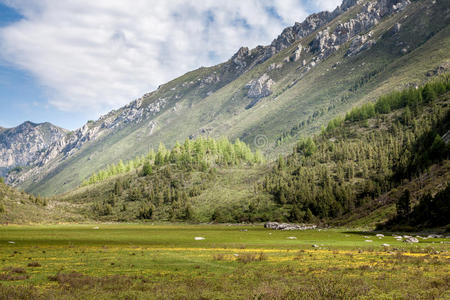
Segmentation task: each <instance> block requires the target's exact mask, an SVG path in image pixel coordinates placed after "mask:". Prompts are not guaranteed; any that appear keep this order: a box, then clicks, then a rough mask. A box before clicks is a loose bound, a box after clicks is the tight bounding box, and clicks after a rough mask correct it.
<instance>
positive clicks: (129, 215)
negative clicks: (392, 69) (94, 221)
mask: <svg viewBox="0 0 450 300" xmlns="http://www.w3.org/2000/svg"><path fill="white" fill-rule="evenodd" d="M449 80H450V77H449V76H448V75H443V76H441V77H439V78H436V79H434V80H432V81H430V82H428V83H426V84H425V85H423V86H421V87H412V88H407V89H405V90H403V91H399V92H393V93H391V94H388V95H384V96H382V97H380V98H379V99H378V100H377V101H376V102H374V103H367V104H364V105H362V106H359V107H355V108H353V109H352V110H351V111H350V112H348V113H347V114H346V115H345V116H344V117H338V118H336V119H333V120H331V121H330V122H329V124H328V126H327V127H326V128H324V129H323V130H322V132H321V134H319V135H317V136H313V137H308V138H301V139H300V140H299V141H298V142H297V144H296V146H295V147H294V149H293V151H292V153H291V154H289V155H287V156H282V155H281V156H280V157H279V158H278V160H276V161H275V162H273V163H266V162H265V159H264V157H263V155H262V154H261V153H260V152H259V151H256V152H252V151H251V149H250V147H249V146H248V145H246V144H245V143H243V142H241V141H239V140H236V141H235V142H234V143H232V142H230V141H229V140H228V139H226V138H221V139H219V140H215V139H212V138H203V137H199V138H197V139H195V140H189V139H188V140H186V141H185V142H184V143H183V144H179V143H176V144H175V146H174V147H173V148H172V149H170V150H169V149H166V147H165V146H164V145H163V144H160V146H159V148H158V149H157V151H156V152H155V151H153V150H151V151H150V152H149V153H148V155H146V156H142V157H137V158H135V159H134V160H130V161H128V162H126V163H124V162H122V161H119V162H118V163H117V164H115V165H110V166H108V167H106V168H105V169H104V170H101V171H99V172H97V173H96V174H93V175H92V176H90V177H89V178H88V179H87V180H85V182H84V183H83V185H82V189H81V190H80V191H79V192H77V193H71V194H69V195H68V196H67V199H69V200H70V201H80V202H86V200H89V202H90V203H93V204H92V205H91V206H90V207H89V208H87V213H89V214H91V215H92V216H93V217H95V218H100V219H106V220H130V219H141V220H180V221H182V220H188V221H193V222H196V221H214V222H262V221H270V220H272V221H273V220H275V221H289V222H324V223H329V222H332V223H335V224H339V222H341V221H340V220H345V219H346V218H347V217H348V216H352V214H355V213H358V214H361V212H364V213H368V212H370V211H372V210H374V209H376V208H377V207H379V206H380V205H381V204H382V205H386V204H389V203H394V202H396V201H398V199H397V198H399V197H395V196H394V197H391V198H389V199H388V200H383V201H384V202H382V203H381V202H380V201H381V200H378V199H379V198H380V197H381V196H382V195H384V194H387V193H389V192H390V191H393V190H397V189H400V190H402V189H403V188H402V186H403V185H404V184H405V183H407V182H410V181H411V180H414V178H416V177H418V176H420V175H421V174H424V173H426V172H427V170H428V169H429V168H430V167H431V166H434V165H443V164H444V162H445V161H446V160H448V159H449V153H450V151H449V146H448V144H447V143H446V142H445V141H444V140H443V136H444V135H445V134H446V132H448V130H450V122H449V121H450V110H449V95H448V91H449V89H450V81H449ZM242 168H245V169H246V170H255V172H256V173H257V175H256V176H255V177H254V178H252V179H249V180H247V181H246V183H245V185H246V186H247V189H249V190H250V191H249V194H248V195H249V196H247V197H246V198H247V199H246V200H248V201H246V202H245V203H241V204H239V205H227V204H226V203H222V202H221V201H222V200H221V199H219V198H217V200H216V201H215V202H213V208H211V209H210V210H209V211H208V212H205V211H202V209H201V208H198V207H197V208H195V209H194V207H193V206H198V205H193V203H196V199H198V198H201V197H202V194H203V193H208V192H209V193H211V194H212V195H217V192H215V190H214V189H215V188H216V187H215V182H217V181H219V182H220V181H227V180H226V179H225V177H223V176H224V173H223V171H224V170H227V172H230V173H231V174H233V172H235V171H236V170H238V169H242ZM236 174H237V173H236ZM231 177H236V176H234V175H231ZM242 180H244V179H242ZM400 198H401V197H400ZM439 199H440V198H439ZM92 200H94V201H92ZM417 202H419V199H415V201H412V202H411V205H413V204H414V203H417ZM410 212H411V209H409V210H408V213H410ZM199 215H201V216H202V217H199ZM400 219H401V218H397V219H395V220H400ZM402 220H403V219H402ZM390 222H391V223H392V222H394V221H390Z"/></svg>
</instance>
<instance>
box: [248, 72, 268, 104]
mask: <svg viewBox="0 0 450 300" xmlns="http://www.w3.org/2000/svg"><path fill="white" fill-rule="evenodd" d="M273 84H274V82H273V80H272V79H271V78H270V77H269V75H267V74H266V73H264V74H263V75H262V76H261V77H259V78H258V79H256V80H252V81H250V82H249V83H248V84H247V86H248V87H249V90H248V93H247V96H248V97H249V98H263V97H267V96H269V95H270V94H272V91H271V90H270V88H271V87H272V85H273Z"/></svg>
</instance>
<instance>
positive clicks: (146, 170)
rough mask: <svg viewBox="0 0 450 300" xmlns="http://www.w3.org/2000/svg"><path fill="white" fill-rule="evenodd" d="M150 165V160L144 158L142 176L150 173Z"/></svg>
mask: <svg viewBox="0 0 450 300" xmlns="http://www.w3.org/2000/svg"><path fill="white" fill-rule="evenodd" d="M152 171H153V169H152V165H151V164H150V161H148V160H146V161H145V163H144V165H143V167H142V176H148V175H151V174H152Z"/></svg>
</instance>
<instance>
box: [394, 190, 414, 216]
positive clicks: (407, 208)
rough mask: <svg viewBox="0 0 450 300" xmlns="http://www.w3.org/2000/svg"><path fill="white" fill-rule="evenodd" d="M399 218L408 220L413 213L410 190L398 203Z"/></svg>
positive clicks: (406, 191) (404, 193)
mask: <svg viewBox="0 0 450 300" xmlns="http://www.w3.org/2000/svg"><path fill="white" fill-rule="evenodd" d="M396 208H397V216H399V217H400V218H406V217H407V216H408V215H409V213H410V212H411V193H410V191H409V190H407V189H406V190H405V191H404V192H403V194H402V196H401V197H400V198H399V199H398V201H397V205H396Z"/></svg>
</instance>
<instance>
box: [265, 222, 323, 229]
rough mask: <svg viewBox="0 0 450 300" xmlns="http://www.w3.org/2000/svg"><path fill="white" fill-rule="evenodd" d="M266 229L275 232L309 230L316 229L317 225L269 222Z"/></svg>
mask: <svg viewBox="0 0 450 300" xmlns="http://www.w3.org/2000/svg"><path fill="white" fill-rule="evenodd" d="M264 228H270V229H275V230H307V229H315V228H317V225H314V224H288V223H278V222H267V223H265V224H264Z"/></svg>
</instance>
